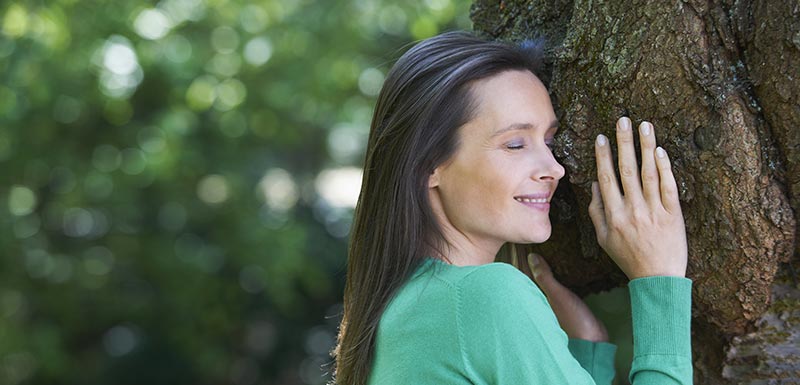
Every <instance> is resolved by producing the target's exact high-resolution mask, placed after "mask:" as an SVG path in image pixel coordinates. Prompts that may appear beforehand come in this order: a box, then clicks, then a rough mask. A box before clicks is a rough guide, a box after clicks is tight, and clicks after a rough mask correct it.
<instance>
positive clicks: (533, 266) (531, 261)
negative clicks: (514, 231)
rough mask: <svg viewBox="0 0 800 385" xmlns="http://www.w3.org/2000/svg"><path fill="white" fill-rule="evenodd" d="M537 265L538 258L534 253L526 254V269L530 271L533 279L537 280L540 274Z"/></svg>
mask: <svg viewBox="0 0 800 385" xmlns="http://www.w3.org/2000/svg"><path fill="white" fill-rule="evenodd" d="M539 263H541V262H540V259H539V256H537V255H536V254H534V253H530V254H528V268H529V269H530V271H531V275H532V276H533V279H536V278H539V275H541V274H542V272H541V270H540V269H538V266H539Z"/></svg>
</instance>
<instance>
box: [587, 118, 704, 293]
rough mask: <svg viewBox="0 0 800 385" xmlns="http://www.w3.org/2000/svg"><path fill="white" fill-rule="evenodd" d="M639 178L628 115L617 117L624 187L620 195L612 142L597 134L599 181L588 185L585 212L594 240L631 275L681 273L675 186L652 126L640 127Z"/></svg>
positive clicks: (682, 234)
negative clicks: (589, 201) (588, 190)
mask: <svg viewBox="0 0 800 385" xmlns="http://www.w3.org/2000/svg"><path fill="white" fill-rule="evenodd" d="M639 140H640V142H641V147H642V170H641V182H640V179H639V172H638V171H639V166H638V165H637V162H636V154H635V150H634V146H633V130H632V128H631V121H630V119H628V118H626V117H623V118H621V119H619V120H618V121H617V144H618V147H619V148H618V150H619V169H620V178H621V179H622V188H623V190H624V193H625V195H624V196H623V195H622V194H620V191H619V185H618V184H617V178H616V176H615V173H614V164H613V161H612V157H611V148H610V147H611V146H609V144H608V139H607V138H606V137H605V136H603V135H599V136H598V137H597V142H596V143H595V154H596V156H597V179H598V180H599V186H598V182H593V183H592V202H591V203H590V204H589V216H590V217H591V219H592V222H593V223H594V228H595V232H596V234H597V242H598V243H599V244H600V246H601V247H602V248H603V249H605V251H606V252H607V253H608V255H609V256H611V258H612V259H613V260H614V262H615V263H616V264H617V265H618V266H619V267H620V269H622V271H623V272H624V273H625V275H627V276H628V278H629V279H635V278H640V277H647V276H655V275H670V276H680V277H684V276H685V275H686V264H687V255H688V251H687V249H688V247H687V243H686V226H685V224H684V220H683V214H682V213H681V205H680V202H679V201H678V188H677V185H676V183H675V177H674V176H673V175H672V168H671V165H670V161H669V158H668V157H667V154H666V152H665V151H664V150H663V149H662V148H661V147H658V148H656V137H655V132H654V130H653V125H652V124H650V123H648V122H642V124H641V125H640V126H639Z"/></svg>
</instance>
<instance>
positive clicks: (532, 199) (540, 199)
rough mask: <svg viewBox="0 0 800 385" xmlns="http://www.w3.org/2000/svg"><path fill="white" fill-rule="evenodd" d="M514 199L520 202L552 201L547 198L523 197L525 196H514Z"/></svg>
mask: <svg viewBox="0 0 800 385" xmlns="http://www.w3.org/2000/svg"><path fill="white" fill-rule="evenodd" d="M514 200H515V201H517V202H520V203H549V202H550V201H549V200H548V199H547V198H523V197H514Z"/></svg>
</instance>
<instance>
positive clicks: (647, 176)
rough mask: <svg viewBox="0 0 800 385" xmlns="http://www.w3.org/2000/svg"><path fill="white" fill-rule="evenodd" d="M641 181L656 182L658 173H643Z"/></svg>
mask: <svg viewBox="0 0 800 385" xmlns="http://www.w3.org/2000/svg"><path fill="white" fill-rule="evenodd" d="M642 181H643V182H645V183H652V182H658V173H655V172H653V171H643V172H642Z"/></svg>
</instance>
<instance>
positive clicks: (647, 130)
mask: <svg viewBox="0 0 800 385" xmlns="http://www.w3.org/2000/svg"><path fill="white" fill-rule="evenodd" d="M639 129H640V130H642V135H645V136H647V135H650V123H649V122H642V124H641V125H640V126H639Z"/></svg>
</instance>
